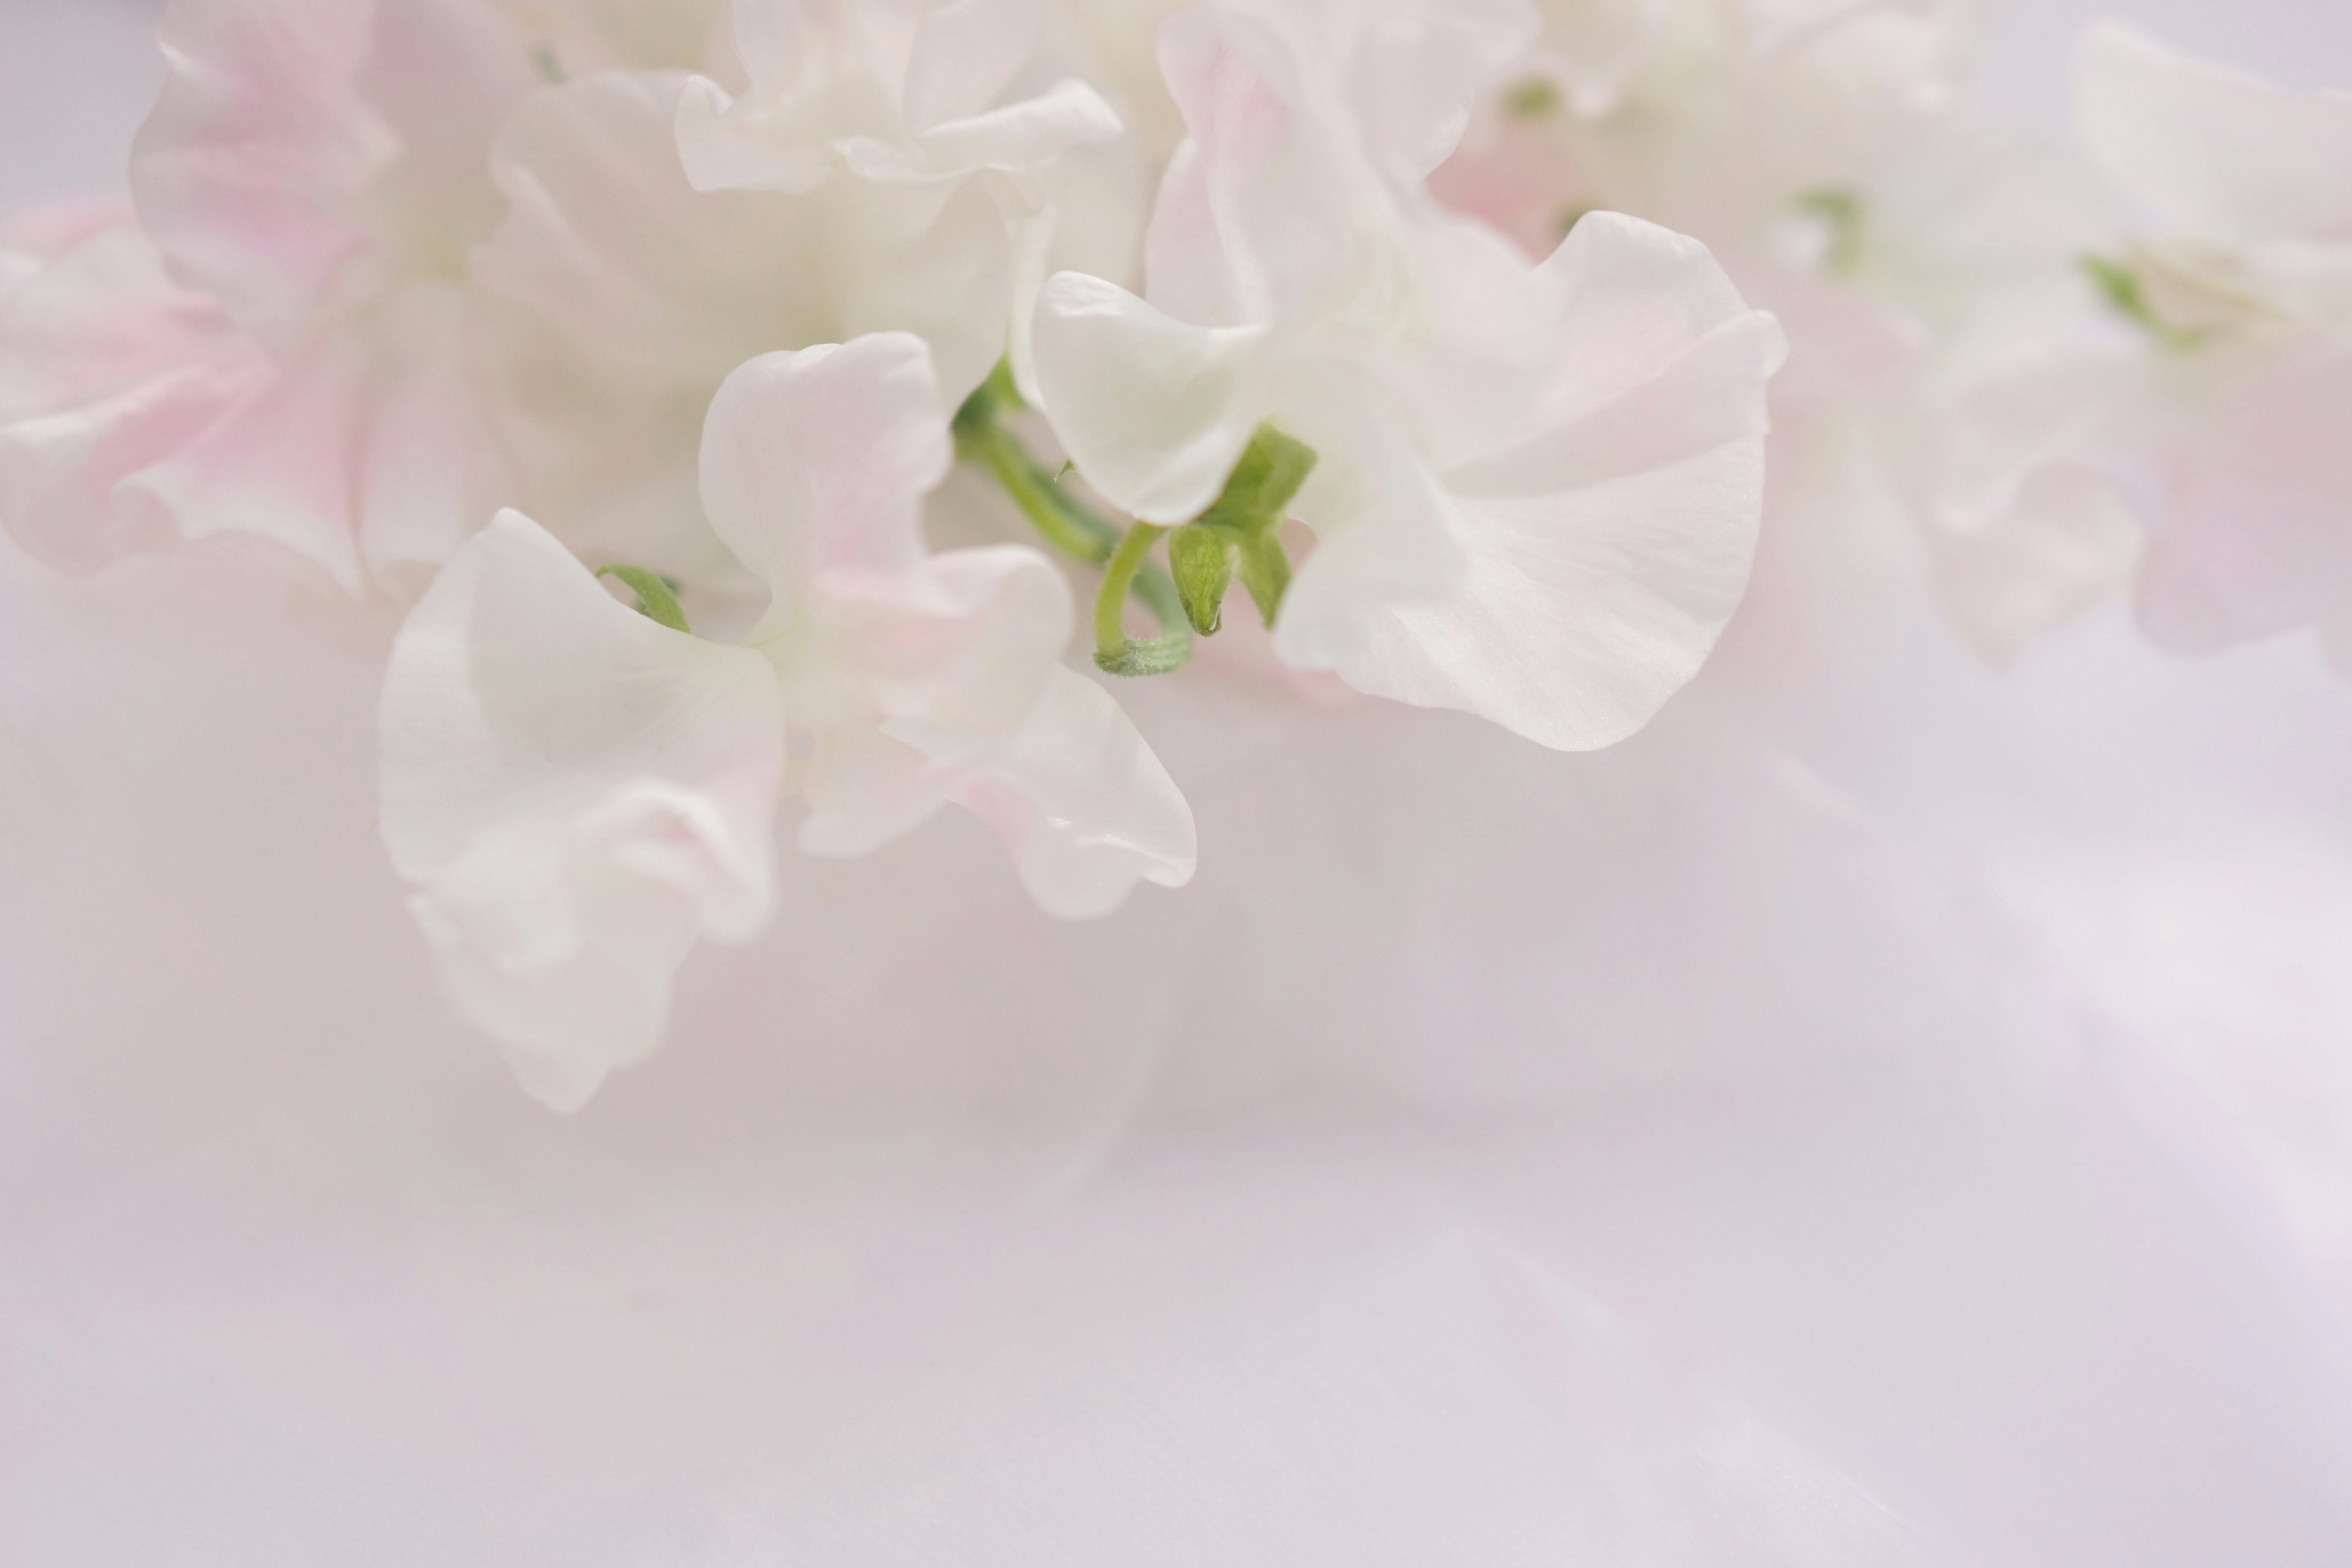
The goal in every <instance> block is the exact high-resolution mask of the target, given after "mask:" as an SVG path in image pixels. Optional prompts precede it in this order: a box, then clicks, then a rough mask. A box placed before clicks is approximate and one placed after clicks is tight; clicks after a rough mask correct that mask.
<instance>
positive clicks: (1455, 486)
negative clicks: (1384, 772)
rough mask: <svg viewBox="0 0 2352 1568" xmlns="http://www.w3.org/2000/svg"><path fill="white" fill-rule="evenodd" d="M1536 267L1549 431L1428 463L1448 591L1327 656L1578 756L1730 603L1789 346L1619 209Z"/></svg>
mask: <svg viewBox="0 0 2352 1568" xmlns="http://www.w3.org/2000/svg"><path fill="white" fill-rule="evenodd" d="M1588 231H1589V232H1588ZM1551 267H1552V268H1553V270H1555V271H1556V273H1557V274H1558V275H1559V278H1560V279H1562V280H1563V282H1564V284H1565V289H1566V305H1565V308H1564V310H1563V311H1562V312H1561V314H1560V316H1559V337H1558V338H1557V339H1556V340H1555V344H1556V349H1555V352H1556V355H1557V362H1558V363H1559V366H1560V371H1559V376H1558V378H1557V380H1556V381H1555V383H1554V384H1553V386H1552V388H1551V389H1550V391H1549V395H1547V396H1546V397H1545V398H1544V399H1543V400H1542V401H1541V402H1540V403H1539V404H1538V407H1537V413H1538V416H1539V417H1541V418H1542V419H1543V420H1544V421H1545V422H1546V425H1547V427H1545V428H1541V429H1538V430H1536V431H1533V432H1531V433H1528V434H1526V435H1523V436H1521V437H1518V438H1517V439H1516V440H1513V441H1511V442H1509V443H1508V444H1507V445H1505V446H1503V447H1499V448H1497V449H1496V450H1493V451H1490V452H1487V453H1485V454H1483V455H1481V456H1478V457H1476V458H1470V459H1467V460H1464V461H1461V462H1458V463H1456V464H1455V465H1454V466H1453V467H1451V468H1448V469H1447V470H1445V472H1444V476H1443V478H1444V485H1445V487H1446V489H1447V491H1448V492H1449V493H1450V496H1451V498H1452V505H1453V510H1454V518H1455V520H1456V526H1457V530H1458V537H1459V539H1460V541H1461V544H1462V548H1463V550H1464V552H1465V555H1466V557H1467V560H1468V563H1469V565H1468V571H1467V574H1466V579H1465V583H1464V584H1463V585H1462V587H1461V589H1460V590H1459V591H1458V592H1457V593H1454V594H1452V595H1448V596H1446V597H1445V598H1444V599H1443V600H1441V601H1438V602H1433V603H1422V604H1405V605H1399V606H1397V607H1396V608H1394V609H1392V610H1387V611H1384V612H1383V613H1382V614H1381V615H1380V616H1378V617H1376V621H1375V625H1374V629H1373V631H1372V634H1371V636H1370V642H1369V646H1368V647H1365V648H1364V650H1363V651H1362V652H1361V653H1360V655H1357V656H1355V657H1352V658H1349V660H1348V661H1347V662H1345V663H1344V664H1342V665H1341V666H1340V667H1339V668H1340V674H1341V676H1342V678H1343V679H1347V680H1348V681H1349V684H1351V685H1353V686H1356V687H1357V688H1358V689H1361V690H1365V691H1369V692H1371V693H1373V694H1375V695H1378V696H1384V697H1391V698H1395V699H1397V700H1401V701H1406V702H1412V703H1415V704H1419V705H1422V706H1425V707H1442V708H1457V709H1461V710H1465V711H1468V712H1473V713H1477V714H1480V715H1482V716H1484V717H1486V718H1487V719H1491V720H1493V721H1495V722H1496V723H1498V724H1501V725H1503V726H1504V727H1505V728H1507V729H1508V730H1511V731H1514V732H1515V733H1517V734H1520V735H1524V736H1526V737H1527V738H1528V739H1529V740H1533V741H1535V742H1538V743H1540V744H1543V745H1547V746H1551V747H1554V748H1556V749H1559V750H1563V751H1588V750H1592V749H1595V748H1598V747H1601V746H1607V745H1612V744H1614V743H1615V742H1618V741H1621V740H1622V739H1624V738H1625V737H1626V736H1628V735H1630V734H1632V733H1633V732H1634V731H1637V730H1639V729H1640V728H1641V727H1642V726H1643V724H1645V723H1647V722H1648V721H1649V720H1650V719H1651V718H1652V717H1654V715H1655V714H1656V712H1657V710H1658V709H1659V708H1660V707H1661V706H1663V705H1664V702H1665V701H1666V700H1667V699H1668V698H1670V697H1671V696H1673V695H1674V693H1675V691H1677V690H1679V689H1681V688H1682V687H1683V686H1684V685H1685V684H1686V683H1688V681H1689V680H1690V679H1692V678H1693V677H1694V676H1695V675H1696V674H1697V672H1698V669H1699V668H1700V666H1701V665H1702V664H1704V663H1705V661H1706V657H1707V655H1708V654H1709V653H1710V652H1711V651H1712V650H1713V648H1714V646H1715V643H1716V639H1717V637H1719V636H1720V635H1721V633H1722V630H1723V628H1724V626H1726V625H1727V623H1728V622H1729V620H1730V618H1731V616H1732V613H1733V612H1734V611H1735V610H1736V609H1737V608H1738V605H1739V601H1740V598H1741V597H1742V595H1744V594H1745V592H1746V589H1747V584H1748V570H1749V567H1750V565H1751V563H1752V562H1753V558H1754V554H1755V547H1756V537H1757V531H1758V528H1759V523H1760V521H1761V518H1762V514H1763V504H1764V437H1765V434H1766V430H1767V425H1768V421H1767V416H1766V408H1765V389H1766V385H1767V384H1768V383H1769V380H1770V378H1771V377H1772V375H1773V374H1775V373H1776V372H1777V371H1778V370H1779V369H1780V364H1781V363H1782V361H1783V360H1784V359H1785V358H1786V355H1787V343H1786V340H1785V339H1784V338H1783V336H1782V334H1781V332H1780V327H1779V325H1778V323H1776V322H1775V321H1773V320H1772V319H1771V318H1770V317H1769V316H1767V315H1763V314H1761V313H1760V312H1757V311H1751V310H1748V309H1747V307H1746V306H1745V305H1744V304H1743V303H1742V302H1741V301H1740V300H1739V298H1738V293H1737V291H1736V290H1734V289H1732V288H1731V286H1730V284H1729V282H1728V281H1727V279H1724V277H1723V276H1722V273H1721V271H1720V269H1719V268H1717V267H1716V265H1715V263H1714V261H1713V259H1712V258H1710V257H1709V256H1708V255H1707V253H1706V249H1705V247H1701V246H1699V245H1697V244H1696V242H1693V241H1690V240H1687V239H1685V238H1683V237H1679V236H1675V235H1672V234H1668V233H1666V232H1665V231H1664V230H1662V229H1658V228H1655V227H1654V226H1651V225H1648V224H1643V223H1640V222H1638V221H1637V220H1634V219H1630V218H1620V217H1614V216H1607V215H1602V216H1599V217H1597V218H1589V219H1587V220H1586V222H1585V223H1583V224H1580V225H1579V226H1578V234H1577V235H1576V236H1574V237H1570V240H1569V241H1568V242H1567V243H1566V244H1564V245H1563V246H1562V247H1561V249H1560V252H1559V256H1558V257H1557V258H1555V260H1554V262H1553V263H1552V264H1551ZM1310 521H1311V518H1310ZM1311 565H1312V563H1310V567H1311ZM1304 579H1305V574H1302V583H1303V582H1304Z"/></svg>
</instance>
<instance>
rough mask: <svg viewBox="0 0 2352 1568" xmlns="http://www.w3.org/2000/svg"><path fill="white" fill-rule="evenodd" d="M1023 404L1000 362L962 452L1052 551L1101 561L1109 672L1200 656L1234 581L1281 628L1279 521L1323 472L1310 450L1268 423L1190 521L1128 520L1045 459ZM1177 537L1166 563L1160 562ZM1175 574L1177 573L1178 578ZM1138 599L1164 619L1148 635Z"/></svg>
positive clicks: (1165, 666) (1157, 671)
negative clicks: (1197, 650)
mask: <svg viewBox="0 0 2352 1568" xmlns="http://www.w3.org/2000/svg"><path fill="white" fill-rule="evenodd" d="M1025 406H1026V405H1025V404H1024V401H1023V399H1022V397H1021V394H1020V391H1019V389H1018V388H1017V387H1016V386H1015V385H1014V384H1013V372H1012V367H1011V366H1010V365H1009V364H1005V363H1000V364H999V365H998V366H997V368H996V372H995V374H992V375H991V376H990V377H989V378H988V380H987V381H986V382H985V383H984V384H982V386H981V388H980V390H979V391H977V392H975V393H973V394H972V395H971V397H969V398H968V399H966V400H965V402H964V405H963V406H962V407H961V409H959V410H957V412H956V416H955V438H956V454H957V456H958V457H960V458H962V459H963V460H964V461H965V462H968V463H971V464H972V465H974V466H975V467H977V468H982V469H984V470H986V471H987V472H988V474H989V475H990V476H991V477H992V478H993V479H995V480H996V482H997V484H998V486H999V487H1000V488H1001V489H1003V491H1004V493H1005V494H1006V496H1008V497H1009V498H1011V500H1012V501H1013V505H1015V506H1016V507H1018V508H1020V509H1021V512H1022V515H1023V516H1024V517H1026V518H1027V519H1028V520H1029V522H1030V525H1031V526H1032V527H1034V528H1035V529H1036V531H1037V532H1038V534H1039V536H1040V537H1042V538H1043V539H1044V540H1045V542H1046V543H1048V544H1050V545H1052V546H1053V547H1054V548H1055V549H1056V550H1059V551H1061V552H1063V553H1064V554H1066V555H1068V556H1071V557H1073V558H1075V559H1076V560H1079V561H1083V562H1085V563H1087V564H1088V565H1091V566H1099V567H1101V568H1102V570H1103V581H1102V588H1101V591H1100V592H1099V593H1098V594H1097V595H1096V598H1095V610H1094V633H1095V663H1096V665H1097V667H1099V668H1102V669H1103V670H1105V671H1106V672H1108V673H1109V674H1112V675H1120V676H1148V675H1166V674H1168V673H1170V672H1171V671H1172V670H1176V669H1181V668H1183V666H1184V665H1185V664H1186V663H1188V662H1189V661H1190V660H1191V659H1192V647H1193V637H1194V635H1195V634H1198V635H1199V636H1201V637H1213V636H1215V635H1216V632H1217V630H1218V627H1219V626H1221V625H1222V624H1223V612H1224V601H1225V595H1226V594H1227V593H1229V592H1230V591H1231V589H1232V587H1233V584H1234V582H1235V581H1236V580H1239V582H1240V583H1241V584H1242V585H1243V586H1244V588H1246V589H1247V590H1248V591H1249V595H1250V597H1251V598H1252V599H1253V600H1255V602H1256V605H1257V607H1258V612H1259V614H1260V615H1261V616H1264V617H1265V624H1266V625H1267V626H1273V625H1274V622H1275V617H1276V616H1277V615H1278V614H1279V613H1280V612H1281V609H1282V601H1283V595H1285V594H1286V593H1287V592H1288V590H1289V587H1290V558H1289V556H1288V555H1287V554H1286V552H1284V550H1283V547H1282V539H1281V528H1282V521H1283V518H1284V516H1285V515H1286V511H1287V510H1288V508H1289V506H1290V503H1291V502H1292V501H1293V500H1296V499H1297V495H1298V492H1299V490H1300V489H1301V488H1302V487H1304V486H1305V484H1306V483H1307V477H1308V476H1309V475H1311V474H1312V473H1313V472H1314V471H1315V467H1316V463H1317V460H1318V459H1317V458H1316V454H1315V451H1314V449H1313V448H1312V447H1307V446H1306V445H1305V444H1304V443H1302V442H1299V441H1296V440H1293V439H1292V438H1291V437H1288V436H1286V435H1284V434H1283V433H1282V432H1281V431H1279V430H1277V429H1276V428H1275V427H1274V426H1271V425H1265V426H1260V427H1259V429H1258V432H1257V434H1256V436H1255V437H1253V438H1252V440H1251V442H1250V444H1249V447H1248V449H1247V450H1245V451H1244V453H1243V454H1242V457H1241V460H1240V461H1239V462H1238V463H1236V464H1235V465H1234V471H1233V475H1232V477H1231V478H1230V479H1227V480H1226V482H1225V488H1224V491H1223V494H1221V495H1220V496H1219V497H1218V498H1217V500H1216V502H1215V504H1213V505H1212V506H1211V507H1210V508H1209V510H1206V511H1204V512H1202V514H1201V515H1200V516H1199V517H1198V518H1196V519H1194V520H1193V521H1191V522H1189V523H1187V524H1185V525H1183V526H1182V527H1181V528H1176V529H1172V530H1171V529H1169V528H1164V527H1160V526H1157V525H1154V524H1151V523H1140V522H1139V523H1136V524H1134V525H1132V526H1129V527H1122V526H1120V525H1119V524H1118V523H1116V522H1114V521H1111V520H1110V519H1108V518H1107V517H1104V516H1103V515H1102V514H1101V513H1099V512H1097V511H1096V510H1094V509H1093V508H1092V507H1091V506H1089V505H1087V503H1086V502H1085V501H1084V500H1080V499H1079V498H1078V497H1077V496H1076V495H1075V494H1073V493H1072V491H1071V490H1070V489H1069V488H1068V487H1067V486H1066V485H1065V484H1064V483H1063V481H1064V480H1065V479H1066V478H1068V476H1069V474H1070V473H1071V471H1072V469H1071V466H1070V465H1068V464H1065V465H1064V466H1063V467H1062V468H1061V469H1060V470H1059V471H1058V472H1057V471H1055V469H1053V468H1049V467H1047V466H1046V465H1045V463H1042V462H1040V461H1039V460H1038V459H1037V458H1036V457H1035V456H1034V454H1033V453H1032V452H1031V451H1030V450H1029V448H1028V447H1027V445H1026V444H1025V443H1024V441H1023V440H1022V439H1021V437H1020V436H1019V435H1018V434H1017V433H1016V432H1015V431H1014V430H1013V429H1012V428H1011V426H1009V425H1008V424H1007V420H1008V419H1009V418H1010V417H1011V416H1013V415H1016V414H1018V413H1020V412H1021V411H1022V410H1023V409H1024V407H1025ZM1163 537H1165V538H1166V539H1167V540H1168V562H1169V567H1168V570H1166V571H1163V570H1161V569H1160V567H1159V566H1157V565H1155V564H1154V563H1152V560H1151V554H1152V552H1153V551H1154V550H1155V549H1156V548H1157V547H1158V545H1159V543H1160V540H1161V539H1162V538H1163ZM1171 574H1172V575H1171ZM1130 599H1133V600H1136V601H1138V602H1139V603H1140V604H1141V605H1143V607H1144V608H1145V609H1146V610H1147V611H1149V612H1150V615H1151V617H1152V619H1153V620H1155V621H1157V622H1158V623H1159V627H1160V630H1159V635H1158V636H1157V637H1150V638H1148V639H1138V638H1134V637H1129V636H1128V634H1127V625H1126V618H1127V605H1128V601H1129V600H1130Z"/></svg>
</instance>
